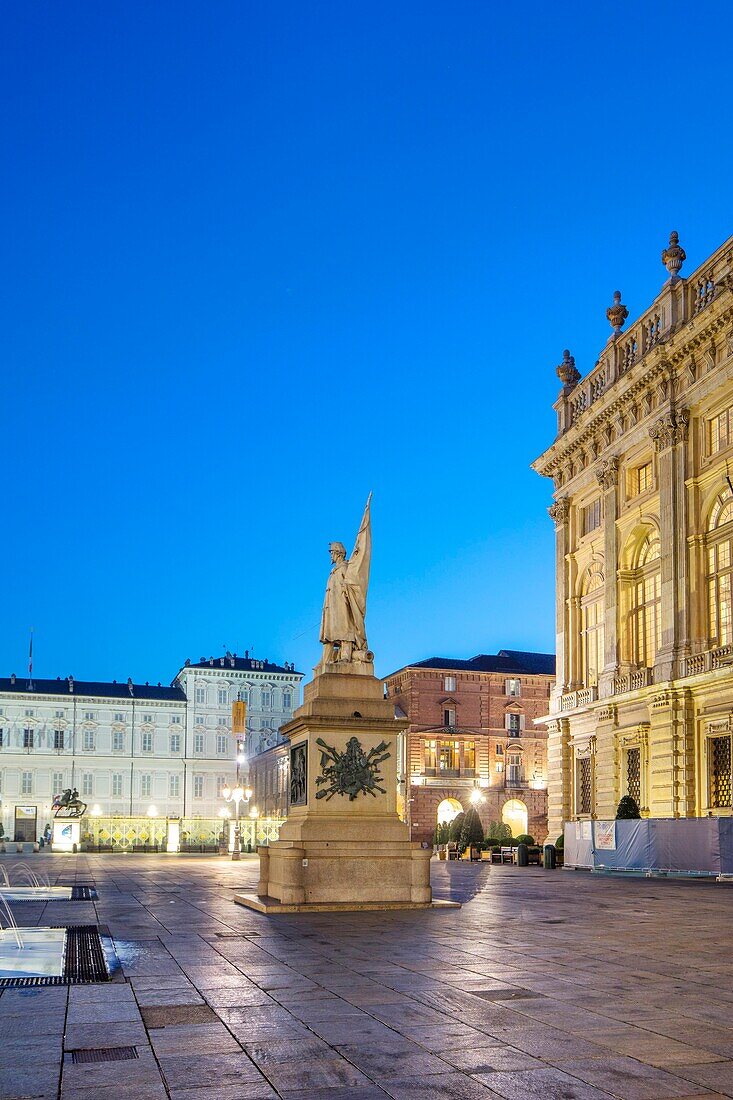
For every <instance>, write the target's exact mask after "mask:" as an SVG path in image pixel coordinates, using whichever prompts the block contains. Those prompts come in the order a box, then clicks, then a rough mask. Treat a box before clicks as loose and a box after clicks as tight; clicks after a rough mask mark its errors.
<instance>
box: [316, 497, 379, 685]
mask: <svg viewBox="0 0 733 1100" xmlns="http://www.w3.org/2000/svg"><path fill="white" fill-rule="evenodd" d="M371 500H372V494H371V493H370V494H369V498H368V500H367V502H366V508H365V509H364V515H363V517H362V521H361V526H360V527H359V533H358V535H357V536H356V544H355V546H354V551H353V553H352V555H351V557H350V558H348V559H347V557H346V547H345V546H344V544H343V543H342V542H332V543H331V544H330V546H329V549H330V552H331V561H332V562H333V565H332V567H331V574H330V576H329V578H328V584H327V585H326V598H325V600H324V601H323V614H322V615H321V634H320V639H321V642H322V643H323V665H324V666H325V665H328V664H334V663H336V662H339V663H342V662H345V663H348V664H360V663H361V664H363V663H365V662H370V661H372V660H373V659H374V655H373V654H372V653H371V652H370V651H369V650H368V648H367V640H366V627H365V625H364V620H365V617H366V598H367V588H368V586H369V567H370V565H371V560H372V524H371V515H370V512H369V508H370V505H371ZM355 671H356V670H355Z"/></svg>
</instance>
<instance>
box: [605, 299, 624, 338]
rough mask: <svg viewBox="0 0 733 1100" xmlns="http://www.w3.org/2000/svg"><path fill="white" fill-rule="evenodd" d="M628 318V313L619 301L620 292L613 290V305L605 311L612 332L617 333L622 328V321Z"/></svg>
mask: <svg viewBox="0 0 733 1100" xmlns="http://www.w3.org/2000/svg"><path fill="white" fill-rule="evenodd" d="M628 316H629V311H628V309H627V308H626V306H625V305H624V304H623V302H622V301H621V291H620V290H614V292H613V305H612V306H609V307H608V309H607V310H606V317H608V320H609V322H610V325H611V328H612V329H613V331H614V332H616V333H619V332H620V331H621V329H622V328H623V327H624V321H625V320H626V318H627V317H628Z"/></svg>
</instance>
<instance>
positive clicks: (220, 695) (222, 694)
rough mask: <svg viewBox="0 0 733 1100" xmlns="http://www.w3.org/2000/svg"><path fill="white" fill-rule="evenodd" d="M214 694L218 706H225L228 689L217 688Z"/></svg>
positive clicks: (227, 699)
mask: <svg viewBox="0 0 733 1100" xmlns="http://www.w3.org/2000/svg"><path fill="white" fill-rule="evenodd" d="M216 694H217V700H218V703H219V706H220V707H225V706H226V705H227V703H228V702H229V691H228V690H227V688H219V690H218V691H217V693H216Z"/></svg>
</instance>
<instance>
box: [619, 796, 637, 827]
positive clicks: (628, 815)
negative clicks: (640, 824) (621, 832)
mask: <svg viewBox="0 0 733 1100" xmlns="http://www.w3.org/2000/svg"><path fill="white" fill-rule="evenodd" d="M640 817H641V814H640V813H639V807H638V806H637V804H636V799H634V798H632V797H631V795H630V794H625V795H624V797H623V798H622V799H621V801H620V802H619V804H618V809H617V810H616V820H617V821H638V820H639V818H640Z"/></svg>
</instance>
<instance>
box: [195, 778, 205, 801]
mask: <svg viewBox="0 0 733 1100" xmlns="http://www.w3.org/2000/svg"><path fill="white" fill-rule="evenodd" d="M193 797H194V798H203V797H204V777H203V775H195V776H194V777H193Z"/></svg>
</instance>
